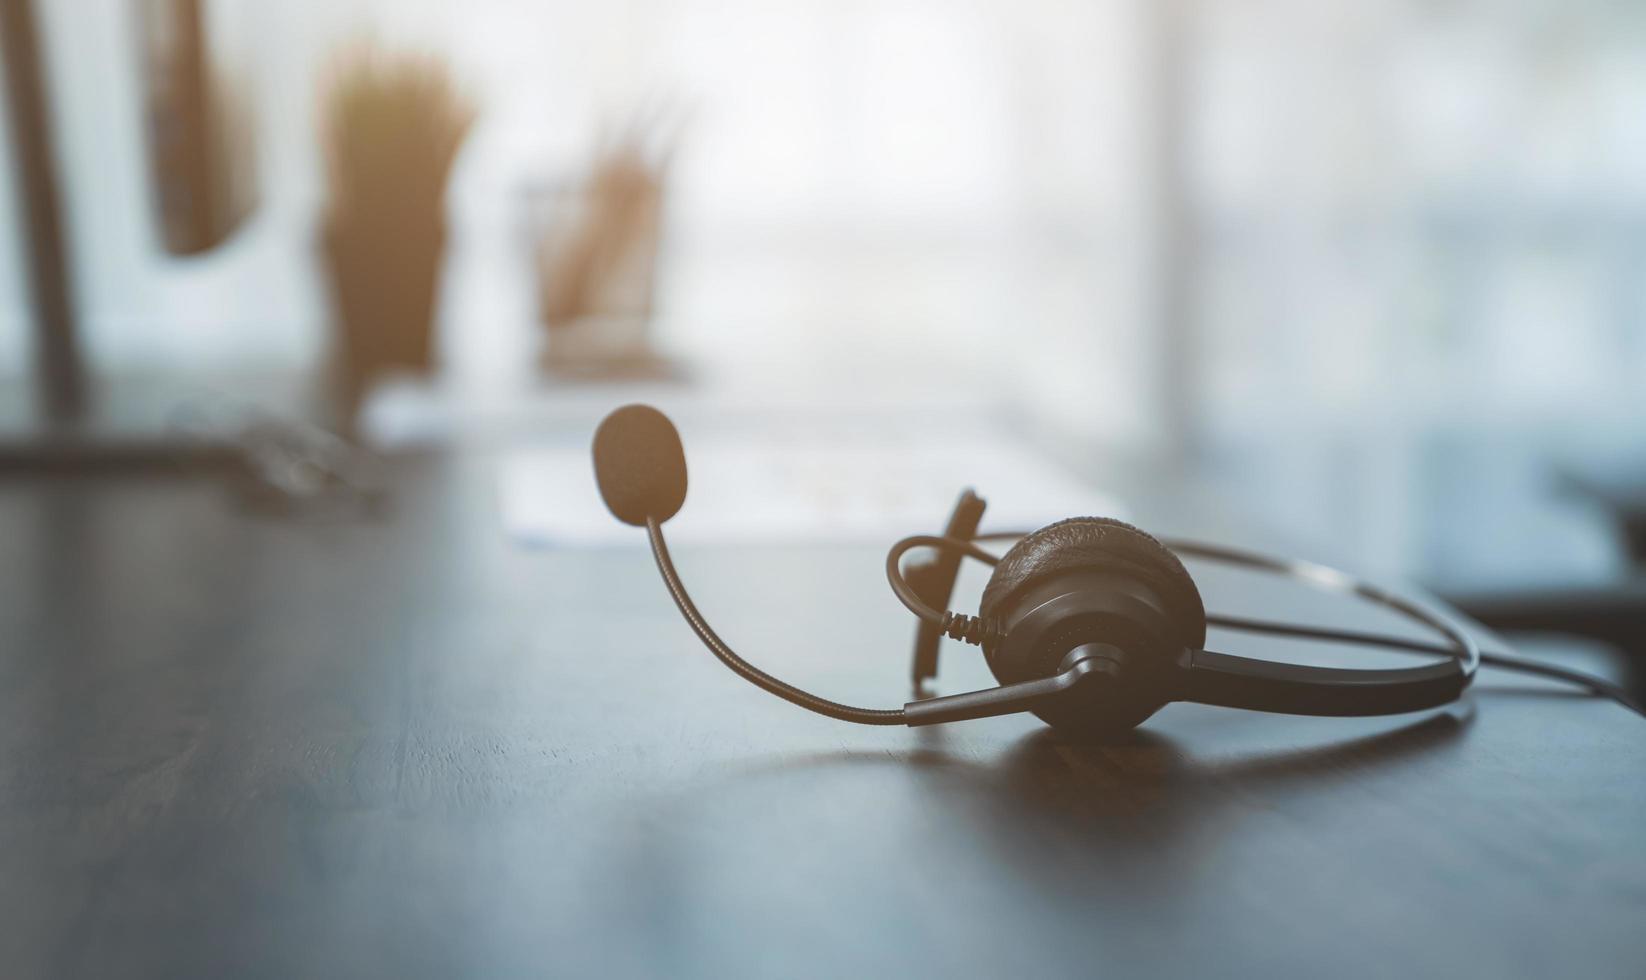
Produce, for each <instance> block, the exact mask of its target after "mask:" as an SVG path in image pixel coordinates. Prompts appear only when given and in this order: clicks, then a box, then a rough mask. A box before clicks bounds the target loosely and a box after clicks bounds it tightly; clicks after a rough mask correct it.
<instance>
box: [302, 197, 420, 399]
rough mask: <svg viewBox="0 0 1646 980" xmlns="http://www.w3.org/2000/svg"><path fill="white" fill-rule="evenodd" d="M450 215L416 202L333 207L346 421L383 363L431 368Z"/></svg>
mask: <svg viewBox="0 0 1646 980" xmlns="http://www.w3.org/2000/svg"><path fill="white" fill-rule="evenodd" d="M445 246H446V222H445V217H444V216H443V215H440V214H428V213H422V214H419V213H417V211H416V210H411V211H408V212H404V213H399V214H393V215H377V214H374V215H371V216H370V217H369V218H367V219H364V220H362V219H361V218H359V217H354V216H347V215H342V216H339V215H333V216H332V217H331V218H329V219H327V221H326V223H325V227H324V231H323V232H322V242H321V251H322V254H323V255H324V257H325V263H326V270H327V278H328V279H329V281H330V284H331V297H332V312H333V314H334V316H333V323H334V324H335V327H336V331H337V336H336V340H337V343H336V344H335V347H334V357H335V372H334V378H335V382H334V383H335V384H336V385H337V391H336V394H337V396H338V403H339V409H340V411H341V413H342V417H343V421H344V422H345V423H348V422H350V421H351V420H352V418H353V413H354V410H355V409H356V408H358V407H359V402H360V399H361V397H362V396H363V395H364V393H365V389H366V387H367V385H369V384H370V383H371V382H372V381H373V380H374V379H375V378H377V377H378V376H379V375H381V374H382V373H383V372H384V371H387V370H391V369H404V370H411V371H427V370H428V369H429V368H430V367H431V366H432V363H433V353H434V307H435V302H436V298H437V296H438V282H439V277H440V268H441V259H442V258H443V257H444V254H445Z"/></svg>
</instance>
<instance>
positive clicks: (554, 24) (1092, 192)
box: [0, 0, 1646, 640]
mask: <svg viewBox="0 0 1646 980" xmlns="http://www.w3.org/2000/svg"><path fill="white" fill-rule="evenodd" d="M6 10H7V14H6V17H7V20H6V23H5V25H4V27H5V30H6V37H5V47H4V50H3V51H0V57H3V59H4V60H5V62H6V64H5V69H6V80H7V84H8V99H7V101H6V104H5V109H4V111H5V112H6V113H7V119H6V121H5V125H6V131H7V133H8V134H9V135H10V137H11V138H10V139H8V140H7V141H6V142H5V145H4V147H3V148H0V152H3V153H4V154H5V155H6V157H5V159H6V165H5V166H4V167H3V168H0V171H3V173H4V177H3V178H0V180H3V181H4V182H5V186H4V187H3V188H0V228H3V229H4V231H0V392H3V395H0V409H3V416H0V427H3V435H4V436H5V439H6V440H7V442H6V447H7V448H6V452H7V453H9V454H11V456H12V457H13V458H14V459H16V460H21V461H28V460H31V459H32V460H37V459H39V458H40V457H42V456H48V457H52V458H56V456H55V455H54V454H59V455H60V453H59V450H61V447H63V446H65V445H68V446H72V447H75V452H77V453H82V454H83V455H85V456H87V457H98V456H99V455H106V454H108V453H111V452H112V453H114V454H116V455H119V454H120V453H122V452H129V453H131V454H133V455H141V453H139V452H137V451H136V450H132V449H131V447H132V446H134V445H135V446H139V447H150V448H153V447H160V451H162V452H163V451H164V450H165V447H166V446H169V445H171V444H172V443H173V442H175V441H176V440H177V439H178V438H179V434H180V433H182V434H183V435H186V436H187V437H189V438H196V439H199V438H205V439H206V440H207V441H209V440H210V439H211V438H213V437H215V436H225V435H226V436H228V437H231V438H233V439H240V438H242V437H243V436H244V435H245V433H246V431H248V425H247V423H245V421H244V420H245V419H246V418H248V417H256V418H265V417H266V418H274V419H279V420H282V421H281V422H280V425H281V426H284V427H285V428H284V429H280V430H279V431H280V432H282V433H283V434H281V435H277V436H276V437H275V438H276V439H277V440H284V441H285V442H291V441H292V440H296V441H298V442H299V443H303V444H304V445H316V444H317V445H322V446H323V447H325V448H324V449H323V451H324V452H332V451H336V452H339V453H343V454H345V456H344V458H352V457H348V456H347V454H348V453H351V452H353V451H354V450H353V449H352V448H350V447H353V446H355V445H358V446H360V447H363V448H364V450H367V451H371V452H378V453H391V452H394V451H397V449H400V448H404V447H408V446H423V447H426V446H429V445H440V444H447V443H464V442H480V443H484V444H486V445H489V446H493V447H503V449H504V450H505V451H508V450H509V449H510V447H523V448H529V447H530V446H531V445H533V444H534V443H537V442H543V441H545V440H546V441H548V442H551V443H552V442H553V441H554V439H555V438H558V436H555V435H553V434H554V433H561V434H564V435H565V441H566V442H567V444H568V445H571V444H572V443H576V446H577V452H580V453H581V452H586V448H583V447H586V442H584V441H583V440H586V438H587V432H588V428H587V425H589V424H592V420H593V419H596V418H598V416H599V414H600V413H601V412H603V411H605V410H606V409H608V408H609V407H611V406H613V405H616V404H619V403H621V402H624V401H631V400H639V399H642V398H644V399H648V400H656V401H659V402H662V403H664V404H665V405H671V406H676V407H679V408H681V409H682V410H685V411H688V412H690V411H691V410H692V406H697V407H698V408H699V409H700V410H702V411H704V412H711V408H705V407H704V406H710V407H712V414H715V417H716V418H719V419H721V421H722V423H725V424H730V423H726V420H727V419H739V418H740V419H743V420H745V422H746V421H747V420H749V419H765V420H767V421H770V420H773V419H787V420H789V421H788V422H787V423H785V424H787V425H789V426H790V427H791V428H790V429H789V430H784V431H794V429H795V428H796V427H798V428H804V425H803V424H802V422H801V421H797V420H802V419H807V418H814V419H835V420H838V419H841V418H852V419H857V420H859V421H860V423H861V424H860V426H859V427H860V428H862V429H865V430H871V429H872V430H874V431H876V432H879V433H882V434H887V433H890V435H887V438H893V437H894V436H895V437H899V438H903V437H906V438H908V439H909V440H912V441H915V442H921V443H923V444H926V445H932V444H936V445H940V446H943V445H949V446H956V447H958V446H961V445H970V444H969V443H967V442H966V440H967V439H970V438H972V437H973V436H975V434H976V433H978V432H984V431H987V432H991V433H1006V434H1007V437H1006V441H1007V442H1009V443H1010V444H1011V446H1012V447H1017V448H1021V447H1023V446H1033V447H1035V449H1036V451H1037V452H1038V453H1039V454H1040V456H1041V457H1042V459H1043V461H1049V462H1048V463H1047V465H1051V466H1056V467H1060V468H1061V469H1062V470H1069V471H1075V472H1080V473H1086V472H1100V471H1103V470H1105V469H1107V470H1110V471H1112V470H1115V469H1117V468H1118V469H1124V468H1127V467H1131V466H1134V465H1135V466H1137V467H1148V468H1151V471H1154V472H1160V473H1165V474H1170V475H1171V477H1170V478H1171V479H1173V480H1182V481H1192V482H1194V483H1195V485H1197V486H1204V487H1207V488H1209V489H1210V490H1211V491H1212V492H1214V493H1215V494H1216V496H1217V497H1218V498H1219V500H1220V501H1223V502H1225V503H1227V504H1228V505H1229V506H1230V507H1231V508H1233V509H1236V510H1238V511H1239V512H1240V513H1243V514H1248V515H1251V516H1252V518H1253V519H1254V520H1258V521H1262V522H1267V523H1268V524H1271V525H1274V526H1277V527H1284V528H1286V529H1287V532H1288V533H1289V534H1292V535H1295V537H1296V539H1297V540H1300V541H1314V542H1330V546H1331V547H1332V548H1335V549H1337V550H1336V552H1335V553H1333V554H1332V555H1331V557H1334V558H1337V559H1339V560H1343V561H1348V562H1351V563H1354V564H1355V565H1356V566H1357V567H1360V568H1363V569H1366V570H1368V571H1372V572H1375V573H1379V574H1390V575H1402V576H1411V577H1414V578H1416V579H1418V580H1420V581H1422V582H1425V583H1427V584H1430V585H1432V586H1434V587H1436V588H1438V589H1440V590H1442V591H1443V592H1445V593H1446V594H1448V595H1453V596H1457V597H1460V598H1461V599H1465V600H1468V601H1469V602H1472V603H1474V605H1473V606H1472V608H1475V609H1477V610H1487V611H1490V610H1493V609H1497V608H1499V607H1495V606H1493V605H1492V604H1493V603H1500V607H1501V609H1512V610H1519V611H1522V612H1524V611H1526V610H1541V612H1539V615H1542V614H1543V613H1544V612H1546V613H1547V614H1548V615H1549V616H1556V615H1557V614H1559V615H1562V616H1568V617H1576V619H1577V620H1578V621H1581V623H1582V624H1583V626H1584V628H1586V629H1589V630H1591V631H1592V632H1596V633H1597V634H1599V635H1613V634H1616V635H1622V634H1620V633H1618V632H1617V631H1619V630H1622V631H1624V632H1625V633H1626V632H1627V631H1628V630H1632V629H1636V628H1637V627H1635V626H1634V624H1635V623H1637V622H1639V621H1641V620H1642V619H1643V618H1646V617H1641V616H1639V615H1638V612H1639V610H1640V609H1641V608H1642V606H1641V603H1640V602H1638V601H1637V599H1638V597H1640V596H1642V595H1646V593H1643V592H1642V591H1641V590H1639V589H1638V588H1637V587H1636V582H1637V579H1636V578H1635V573H1634V571H1633V570H1632V569H1633V561H1634V560H1635V559H1641V558H1643V557H1646V532H1642V530H1641V527H1640V525H1641V523H1642V521H1643V520H1646V518H1643V517H1642V516H1641V515H1642V514H1643V513H1646V412H1643V408H1646V405H1643V401H1646V399H1643V395H1642V392H1643V391H1646V113H1643V110H1646V8H1643V7H1642V6H1640V5H1638V4H1631V3H1622V2H1615V0H1577V2H1573V0H1493V2H1489V3H1488V2H1482V3H1474V2H1468V0H1455V2H1432V0H1430V2H1403V0H1377V2H1364V0H1354V2H1337V0H1330V2H1321V0H1308V2H1303V0H1244V2H1228V3H1220V2H1210V0H1198V2H1197V0H1113V2H1101V3H1074V2H1067V3H1065V2H1052V0H1011V2H1005V0H959V2H956V0H945V2H941V3H939V2H919V0H915V2H910V0H874V2H858V0H844V2H842V0H781V2H770V0H758V2H756V0H746V2H737V0H732V2H694V0H629V2H622V3H610V4H582V3H571V2H557V0H536V2H524V0H469V2H466V3H463V4H448V3H439V2H413V0H392V2H391V0H374V2H367V0H332V2H326V3H318V2H315V3H305V2H293V3H283V4H257V3H250V2H243V0H194V2H190V0H54V2H52V3H49V4H48V3H35V4H33V5H32V6H31V5H30V4H27V3H16V2H13V0H7V4H6ZM31 10H32V17H31V16H29V13H30V11H31ZM31 21H32V22H31ZM30 78H33V79H34V80H35V83H36V84H33V85H31V83H30V81H29V79H30ZM31 96H32V97H33V103H32V104H33V105H34V106H35V108H34V109H31V108H30V105H31ZM42 147H44V150H42V149H41V148H42ZM52 201H55V204H54V205H53V206H51V207H44V206H43V204H42V202H46V203H50V202H52ZM43 211H50V212H54V213H52V214H43V213H42V212H43ZM53 225H55V226H56V227H57V229H58V230H57V231H55V232H54V231H52V230H51V229H52V226H53ZM54 243H55V244H54ZM53 254H58V255H59V256H60V261H54V260H52V259H51V256H52V255H53ZM53 297H55V299H53ZM76 392H78V393H79V394H78V395H77V394H76ZM180 419H181V420H182V421H180ZM225 419H227V420H228V421H224V420H225ZM573 422H575V423H576V424H573ZM819 424H821V423H819ZM304 427H312V431H311V430H310V429H307V428H304ZM808 431H809V430H808ZM294 432H295V433H297V435H293V434H292V433H294ZM938 432H941V433H943V434H944V435H943V436H942V437H941V438H937V437H935V436H932V433H938ZM202 433H204V436H202V435H201V434H202ZM331 434H336V435H337V436H339V437H340V438H341V441H340V442H338V443H332V442H329V441H327V440H328V439H329V438H330V435H331ZM933 439H936V442H935V443H934V442H933ZM304 440H308V442H306V443H305V442H304ZM997 441H998V440H997ZM52 447H56V448H55V449H54V448H52ZM110 447H113V448H112V449H111V448H110ZM122 447H123V448H122ZM338 447H343V448H338ZM882 448H883V447H882ZM1002 451H1003V452H1004V451H1008V450H1004V449H1003V450H1002ZM568 452H570V450H568ZM967 452H968V453H970V452H972V450H970V449H968V450H967ZM976 452H977V453H986V452H988V450H986V449H979V450H976ZM955 453H958V449H956V450H955ZM893 455H896V454H893ZM951 455H953V454H951ZM557 458H558V457H554V456H552V455H551V456H546V457H545V456H538V457H535V458H534V459H527V460H514V461H513V462H514V463H515V464H519V465H505V466H503V467H501V468H500V471H501V472H502V474H503V475H502V476H500V480H501V481H502V482H503V483H504V484H510V483H511V481H513V482H514V483H522V482H523V483H524V485H525V487H526V489H525V490H519V491H518V493H529V492H535V491H534V490H532V488H534V487H536V488H540V487H542V486H544V485H546V484H545V481H547V483H550V484H552V482H553V480H554V475H553V472H552V471H553V469H554V467H555V466H556V465H558V464H557V463H556V462H555V460H556V459H557ZM565 458H566V459H571V458H572V457H571V456H570V455H568V456H566V457H565ZM578 458H579V459H581V458H582V457H578ZM850 458H852V459H856V460H857V461H858V462H859V463H861V461H862V459H863V457H861V456H858V457H850ZM973 458H981V457H973ZM882 461H883V458H882ZM566 465H568V466H569V465H571V464H569V463H568V464H566ZM727 465H732V464H727ZM1026 465H1029V464H1026V463H1025V464H1019V463H1017V462H1013V463H1010V464H1008V463H1004V462H1001V461H1000V460H999V459H998V458H997V459H996V460H995V465H994V469H995V470H997V471H1002V472H1004V471H1006V470H1013V471H1020V470H1021V468H1022V466H1026ZM959 468H960V469H962V470H963V469H964V467H963V466H962V467H959ZM978 468H979V469H981V470H985V471H986V470H987V467H983V466H982V465H981V464H979V467H978ZM511 473H513V474H514V475H513V476H511V475H510V474H511ZM522 474H523V475H522ZM948 479H949V476H948V475H947V474H945V475H944V480H945V481H947V480H948ZM982 479H983V478H982V477H979V478H978V479H977V480H976V481H974V482H982ZM1003 479H1004V478H1001V480H997V481H996V485H997V486H998V485H999V484H1000V482H1001V481H1002V480H1003ZM1052 480H1053V478H1052V477H1045V478H1044V479H1039V478H1036V479H1034V480H1029V479H1028V478H1027V477H1025V478H1024V482H1029V483H1033V484H1035V485H1036V486H1039V487H1041V488H1042V490H1044V489H1045V488H1046V487H1047V485H1048V483H1049V482H1051V481H1052ZM533 481H536V482H533ZM958 489H959V488H958V486H952V485H950V484H949V483H948V482H944V483H943V485H942V486H941V487H940V488H939V492H938V497H939V499H943V500H947V499H950V498H952V495H953V493H954V492H956V491H957V490H958ZM980 489H982V490H983V491H984V492H985V494H988V492H989V488H988V487H987V486H980ZM501 492H502V495H503V497H504V499H505V510H506V511H507V510H508V509H509V505H508V504H507V500H508V499H509V498H510V496H511V490H510V489H509V486H507V485H505V486H504V487H503V489H502V491H501ZM545 492H547V491H545ZM1002 492H1003V491H997V492H996V494H995V499H996V500H997V501H998V502H1000V503H1001V504H1004V503H1005V500H1004V499H1002V498H1001V493H1002ZM518 493H516V494H515V495H516V496H518ZM1047 493H1048V494H1049V498H1055V497H1058V495H1059V494H1061V493H1062V491H1061V490H1057V491H1055V492H1053V491H1047ZM1051 502H1052V501H1051V499H1048V500H1047V505H1048V507H1049V506H1050V504H1051ZM1117 509H1120V510H1126V509H1127V501H1126V500H1125V499H1124V496H1123V494H1122V495H1120V496H1119V497H1118V498H1117ZM551 517H552V515H551ZM941 517H942V513H941V511H939V512H937V513H933V514H932V515H931V517H930V523H933V524H935V523H936V522H938V521H939V520H940V519H941ZM509 519H510V520H513V521H516V522H517V523H524V524H531V522H532V519H533V518H532V516H531V515H529V514H528V515H524V516H522V515H519V514H516V515H515V516H514V517H512V518H509ZM551 523H552V520H551ZM923 529H925V528H910V529H909V530H910V531H915V530H923ZM1630 534H1633V535H1635V537H1634V545H1635V547H1634V549H1633V550H1631V547H1630V541H1631V538H1630ZM1507 596H1513V597H1515V599H1514V601H1513V602H1512V603H1511V602H1507V600H1505V599H1504V598H1503V597H1507ZM1527 596H1535V597H1538V601H1539V602H1542V603H1543V605H1536V604H1532V605H1528V601H1527V598H1526V597H1527ZM1557 600H1558V601H1557ZM1528 615H1530V614H1529V613H1528ZM1620 624H1622V625H1620ZM1608 631H1612V632H1611V633H1610V634H1609V633H1608ZM1625 639H1627V637H1625ZM1636 639H1637V640H1638V637H1637V638H1636Z"/></svg>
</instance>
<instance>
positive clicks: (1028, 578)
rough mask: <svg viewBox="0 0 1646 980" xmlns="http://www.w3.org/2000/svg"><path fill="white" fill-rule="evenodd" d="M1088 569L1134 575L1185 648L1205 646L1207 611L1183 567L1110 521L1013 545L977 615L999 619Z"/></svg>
mask: <svg viewBox="0 0 1646 980" xmlns="http://www.w3.org/2000/svg"><path fill="white" fill-rule="evenodd" d="M1086 569H1093V570H1101V571H1111V572H1119V573H1122V574H1128V575H1135V576H1138V577H1139V578H1141V579H1142V580H1143V581H1144V582H1145V583H1147V584H1148V585H1149V586H1150V587H1152V588H1153V589H1154V590H1156V591H1157V592H1158V593H1159V594H1160V595H1161V596H1162V597H1163V600H1164V602H1165V603H1166V605H1167V607H1168V608H1167V610H1166V613H1167V616H1168V617H1169V618H1170V620H1171V622H1172V624H1173V626H1174V627H1175V628H1176V629H1177V630H1178V639H1179V641H1180V642H1181V643H1182V644H1183V646H1185V647H1189V648H1192V649H1199V648H1200V647H1203V646H1205V644H1206V606H1205V603H1204V602H1203V601H1202V600H1201V598H1200V589H1199V588H1197V587H1196V586H1195V584H1194V579H1192V578H1190V577H1189V571H1188V569H1186V568H1184V567H1183V562H1181V561H1179V560H1178V557H1177V556H1176V555H1174V554H1172V552H1171V550H1170V549H1168V548H1167V547H1166V546H1165V545H1163V544H1161V543H1160V542H1159V541H1156V540H1155V539H1154V538H1153V537H1151V536H1149V535H1148V534H1146V533H1145V532H1143V531H1142V530H1140V529H1138V528H1136V527H1133V526H1132V525H1130V524H1127V523H1126V522H1124V521H1117V520H1114V519H1113V518H1108V517H1071V518H1069V519H1068V520H1064V521H1058V522H1057V523H1056V524H1048V525H1047V526H1045V527H1043V528H1041V529H1040V530H1038V531H1036V532H1034V533H1033V534H1030V535H1028V536H1027V537H1025V538H1023V539H1022V540H1020V541H1018V542H1017V544H1015V545H1013V546H1012V547H1011V549H1010V550H1009V551H1007V552H1006V554H1005V555H1003V556H1002V557H1001V559H1000V563H999V564H998V565H996V566H995V569H994V574H993V575H992V576H990V578H989V584H988V586H987V587H986V588H984V590H983V599H982V601H981V603H980V604H979V609H978V611H979V613H980V615H981V616H982V617H983V618H985V619H995V618H997V617H998V615H999V613H1000V612H1001V611H1002V610H1003V609H1005V608H1006V607H1007V606H1008V605H1009V604H1010V603H1011V602H1012V601H1013V600H1014V599H1015V598H1016V597H1017V596H1018V594H1019V593H1021V592H1022V591H1023V590H1024V589H1025V588H1026V587H1028V586H1031V585H1033V584H1034V583H1036V582H1042V581H1045V580H1046V579H1047V578H1049V577H1051V576H1055V575H1059V574H1062V573H1064V572H1071V571H1080V570H1086Z"/></svg>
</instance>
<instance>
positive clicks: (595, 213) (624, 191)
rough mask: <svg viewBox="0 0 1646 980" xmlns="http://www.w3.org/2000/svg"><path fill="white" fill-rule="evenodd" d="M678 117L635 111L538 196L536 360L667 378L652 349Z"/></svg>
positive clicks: (573, 369)
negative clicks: (584, 169)
mask: <svg viewBox="0 0 1646 980" xmlns="http://www.w3.org/2000/svg"><path fill="white" fill-rule="evenodd" d="M679 135H680V120H679V119H678V118H677V115H676V114H672V113H671V112H670V111H669V108H668V107H667V106H666V105H664V104H655V105H652V106H649V107H645V108H643V109H641V110H640V111H637V112H636V113H634V114H633V116H632V117H631V118H630V119H628V120H627V121H626V122H624V123H623V124H622V125H621V126H619V127H618V128H617V129H616V131H615V132H612V133H609V134H607V135H605V136H603V137H602V138H601V140H600V141H599V144H600V145H599V146H598V147H597V149H596V151H595V155H594V158H593V160H592V161H591V163H590V164H589V169H588V173H587V174H586V176H585V177H584V178H583V179H582V180H581V181H579V183H578V184H577V185H576V186H575V187H573V188H568V189H566V190H565V191H563V192H561V193H559V194H554V195H543V196H544V197H545V201H544V203H545V204H546V205H548V207H547V208H546V211H547V213H546V214H545V215H544V216H543V219H542V220H543V227H542V229H541V230H540V231H539V233H538V234H539V236H540V237H539V240H538V243H537V256H536V260H537V269H538V277H539V284H538V291H539V312H540V314H541V316H542V319H543V325H544V328H545V330H546V335H545V345H544V349H543V358H542V364H543V367H544V369H545V370H547V371H548V372H549V373H550V374H551V375H554V376H558V377H567V378H576V379H585V380H588V379H605V380H610V379H640V378H668V377H672V376H674V375H675V374H676V372H677V370H678V369H677V367H676V365H674V363H673V362H672V361H670V360H669V359H667V358H665V357H663V356H662V355H661V354H659V353H658V352H657V350H656V349H655V348H654V347H653V345H652V341H651V326H652V313H653V305H654V301H655V297H656V280H657V261H658V246H659V238H660V236H661V234H662V221H663V205H664V192H665V190H666V188H667V178H668V170H669V162H670V160H671V159H672V158H673V155H674V150H675V146H676V144H677V142H678V140H679Z"/></svg>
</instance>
